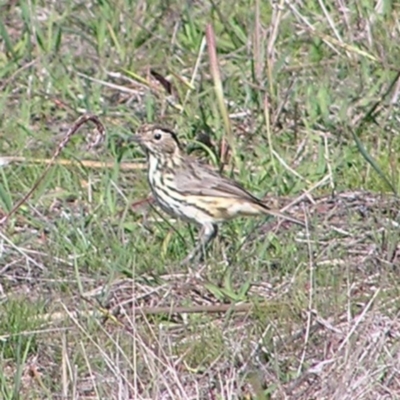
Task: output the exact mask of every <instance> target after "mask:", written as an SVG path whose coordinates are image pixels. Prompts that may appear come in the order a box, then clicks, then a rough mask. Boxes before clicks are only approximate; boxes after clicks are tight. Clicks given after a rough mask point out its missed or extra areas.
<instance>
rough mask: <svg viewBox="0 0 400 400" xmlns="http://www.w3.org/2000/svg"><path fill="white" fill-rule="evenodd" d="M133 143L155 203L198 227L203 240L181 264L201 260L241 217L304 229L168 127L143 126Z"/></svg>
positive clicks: (301, 223) (199, 241)
mask: <svg viewBox="0 0 400 400" xmlns="http://www.w3.org/2000/svg"><path fill="white" fill-rule="evenodd" d="M129 142H134V143H136V144H138V145H139V146H140V148H141V149H142V151H143V152H144V153H145V155H146V158H147V180H148V183H149V186H150V189H151V193H152V195H153V197H154V199H155V201H156V203H157V204H158V205H159V206H160V207H161V209H162V210H164V211H165V212H166V213H167V214H169V215H171V216H174V217H178V218H180V219H181V220H184V221H186V222H189V223H195V224H196V225H197V226H199V227H200V228H201V229H200V232H199V239H198V242H197V244H196V245H195V246H194V248H193V250H192V251H190V252H189V254H188V255H187V257H185V259H184V260H183V261H182V263H181V264H183V265H184V264H188V263H190V262H194V261H200V260H201V258H202V257H203V255H204V253H205V251H206V247H207V246H208V245H209V243H210V242H211V241H212V240H213V239H214V238H215V237H216V236H217V234H218V226H219V225H220V224H221V223H223V222H225V221H228V220H231V219H233V218H236V217H239V216H256V215H262V214H265V215H270V216H274V217H278V218H282V219H284V220H287V221H290V222H292V223H295V224H297V225H300V226H303V227H304V226H305V224H304V223H303V222H302V221H299V220H297V219H295V218H292V217H290V216H288V215H285V214H283V213H281V212H279V211H278V210H273V209H270V208H269V207H268V206H267V205H266V204H264V203H263V202H262V201H261V200H260V199H258V198H257V197H255V196H254V195H252V194H251V193H249V192H248V191H247V190H246V189H244V188H243V187H242V186H241V185H240V184H239V183H238V182H236V181H235V180H233V179H230V178H228V177H226V176H224V175H222V174H221V173H219V172H218V171H216V170H214V169H213V168H212V167H211V166H209V165H207V164H205V163H204V162H201V161H200V160H198V159H197V158H195V157H193V156H189V155H187V154H186V153H185V152H184V150H183V148H182V145H181V143H180V141H179V139H178V136H177V134H176V133H175V132H174V131H172V130H171V129H169V128H166V127H163V126H160V125H156V124H144V125H142V126H141V127H140V128H139V129H138V130H137V131H136V133H135V134H134V135H132V136H131V138H130V139H129Z"/></svg>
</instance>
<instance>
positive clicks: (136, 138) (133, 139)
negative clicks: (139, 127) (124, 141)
mask: <svg viewBox="0 0 400 400" xmlns="http://www.w3.org/2000/svg"><path fill="white" fill-rule="evenodd" d="M128 142H129V143H132V142H133V143H138V144H141V143H142V137H141V136H139V135H132V136H131V137H130V138H129V139H128Z"/></svg>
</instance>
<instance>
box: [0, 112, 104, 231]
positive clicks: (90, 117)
mask: <svg viewBox="0 0 400 400" xmlns="http://www.w3.org/2000/svg"><path fill="white" fill-rule="evenodd" d="M88 121H92V122H93V123H94V124H95V125H96V128H97V135H96V136H95V138H94V140H93V141H92V142H91V143H89V146H88V147H89V148H93V147H96V146H98V145H99V144H100V143H101V142H103V141H104V137H105V127H104V125H103V124H102V123H101V122H100V120H99V118H98V117H97V116H96V115H91V114H85V115H82V116H81V117H79V118H78V119H77V120H76V121H75V123H74V124H73V125H72V127H71V128H70V130H69V131H68V132H67V134H66V135H65V137H64V139H63V140H62V141H61V142H60V144H59V145H58V147H57V149H56V151H55V152H54V154H53V157H52V158H51V159H50V161H49V163H48V164H47V165H46V168H45V169H44V171H43V173H42V175H41V176H40V177H39V178H38V179H37V180H36V182H35V184H34V185H33V186H32V188H31V189H30V190H29V191H28V193H26V194H25V196H23V197H22V198H21V199H20V200H19V201H18V202H17V204H15V205H14V207H13V208H12V209H11V211H10V212H9V213H8V214H6V215H5V216H4V217H3V218H2V219H1V220H0V226H2V225H5V224H6V223H7V222H8V220H9V219H10V217H11V216H12V215H13V214H15V212H16V211H17V210H18V209H19V208H20V207H21V206H22V205H23V204H24V203H25V202H26V201H27V200H28V199H29V197H31V196H32V194H33V192H34V191H35V190H36V189H37V187H38V186H39V185H40V183H41V182H42V181H43V179H44V178H45V176H46V175H47V173H48V172H49V170H50V168H51V167H52V165H53V164H54V162H55V160H56V158H57V157H58V156H59V155H60V153H61V151H62V150H63V149H64V147H65V146H66V145H67V144H68V142H69V140H70V139H71V137H72V136H73V135H74V134H75V133H76V132H77V130H78V129H79V128H80V127H81V126H82V125H83V124H86V123H87V122H88Z"/></svg>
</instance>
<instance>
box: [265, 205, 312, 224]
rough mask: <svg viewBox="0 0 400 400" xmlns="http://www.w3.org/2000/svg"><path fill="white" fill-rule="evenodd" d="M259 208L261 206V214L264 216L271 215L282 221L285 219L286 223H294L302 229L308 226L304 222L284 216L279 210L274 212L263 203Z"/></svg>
mask: <svg viewBox="0 0 400 400" xmlns="http://www.w3.org/2000/svg"><path fill="white" fill-rule="evenodd" d="M259 206H260V212H261V213H263V214H266V215H271V216H273V217H276V218H281V219H284V220H285V221H289V222H292V223H294V224H297V225H300V226H302V227H305V226H306V224H305V223H304V222H303V221H300V220H298V219H296V218H293V217H291V216H290V215H287V214H284V213H282V212H281V211H279V210H273V209H271V208H269V207H268V206H266V205H265V204H263V203H260V204H259Z"/></svg>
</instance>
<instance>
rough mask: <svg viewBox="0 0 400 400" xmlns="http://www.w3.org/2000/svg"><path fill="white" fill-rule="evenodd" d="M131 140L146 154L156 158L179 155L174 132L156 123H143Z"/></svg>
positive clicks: (179, 146)
mask: <svg viewBox="0 0 400 400" xmlns="http://www.w3.org/2000/svg"><path fill="white" fill-rule="evenodd" d="M131 140H132V141H133V142H135V143H138V144H139V145H140V147H141V148H142V149H143V150H144V151H145V152H146V154H147V155H149V156H153V157H156V158H170V157H176V156H179V155H180V153H181V145H180V143H179V140H178V138H177V136H176V134H175V133H174V132H173V131H171V130H170V129H168V128H163V127H161V126H158V125H144V126H142V127H141V128H140V129H139V130H138V131H137V133H136V135H134V136H133V137H132V138H131Z"/></svg>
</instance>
